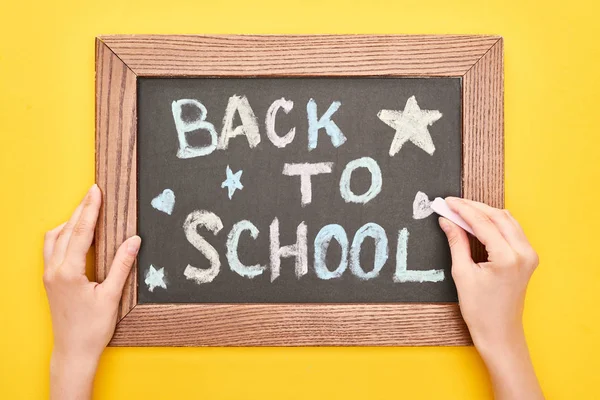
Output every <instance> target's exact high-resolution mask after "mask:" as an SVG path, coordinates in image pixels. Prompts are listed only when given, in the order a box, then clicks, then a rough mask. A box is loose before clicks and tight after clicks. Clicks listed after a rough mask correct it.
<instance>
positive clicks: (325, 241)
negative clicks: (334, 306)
mask: <svg viewBox="0 0 600 400" xmlns="http://www.w3.org/2000/svg"><path fill="white" fill-rule="evenodd" d="M331 239H335V240H336V241H337V242H338V243H339V244H340V247H341V249H342V257H341V259H340V264H339V265H338V267H337V268H336V269H335V270H334V271H330V270H329V269H327V264H326V260H325V259H326V257H327V249H328V248H329V243H330V242H331ZM346 268H348V236H347V235H346V231H345V230H344V228H343V227H342V226H340V225H337V224H330V225H326V226H324V227H323V228H321V230H320V231H319V233H318V234H317V237H315V272H316V274H317V276H318V277H319V278H320V279H325V280H327V279H333V278H339V277H340V276H342V274H343V273H344V271H345V270H346Z"/></svg>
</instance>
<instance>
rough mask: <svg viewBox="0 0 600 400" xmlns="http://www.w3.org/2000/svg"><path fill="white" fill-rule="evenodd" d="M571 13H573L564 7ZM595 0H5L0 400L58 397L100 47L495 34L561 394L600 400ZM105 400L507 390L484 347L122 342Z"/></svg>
mask: <svg viewBox="0 0 600 400" xmlns="http://www.w3.org/2000/svg"><path fill="white" fill-rule="evenodd" d="M565 4H566V5H565ZM597 4H598V3H597V2H596V1H593V0H589V1H577V0H572V1H568V2H562V1H561V2H559V1H534V0H505V1H486V0H472V1H449V0H430V1H425V0H423V1H406V2H405V1H389V2H383V1H379V0H369V1H364V2H352V1H344V0H339V1H327V0H320V1H295V2H288V3H286V2H284V1H269V2H267V1H242V0H231V1H229V2H227V1H201V0H187V1H180V0H171V1H157V0H145V1H138V0H136V1H127V0H98V1H95V2H90V1H82V0H56V1H37V2H36V1H33V2H30V1H25V0H4V1H2V2H0V174H1V175H0V176H1V178H2V179H1V188H0V191H1V192H0V202H1V203H0V206H1V207H0V210H1V213H2V214H1V216H2V217H1V229H0V238H1V240H0V246H1V251H0V255H1V267H0V268H1V275H0V310H1V312H0V398H3V399H41V398H44V397H47V394H48V380H47V376H48V360H49V356H50V351H51V345H52V334H51V324H50V317H49V312H48V306H47V303H46V299H45V294H44V289H43V285H42V281H41V275H42V254H41V253H42V251H41V250H42V237H43V233H44V231H45V230H47V229H49V228H51V227H54V226H55V225H58V224H59V223H60V222H62V221H63V220H65V219H67V217H68V216H69V214H70V212H71V211H72V210H73V208H74V207H75V205H76V204H77V203H78V202H79V199H80V198H81V197H82V196H83V194H84V193H85V191H86V190H87V188H88V187H89V186H90V185H91V184H92V182H93V179H94V37H95V36H96V35H100V34H116V33H164V34H167V33H481V34H484V33H485V34H500V35H502V36H504V39H505V42H504V45H505V78H506V82H505V93H506V96H505V120H506V203H507V207H508V208H509V209H510V210H511V211H512V212H513V214H514V215H516V216H517V218H518V219H519V220H520V221H521V223H522V225H523V226H524V228H525V230H526V232H527V233H528V235H529V236H530V238H531V241H532V243H533V244H534V246H535V248H536V249H537V250H538V252H539V254H540V256H541V266H540V268H539V269H538V271H537V272H536V274H535V275H534V278H533V280H532V282H531V285H530V288H529V294H528V298H527V304H526V312H525V325H526V332H527V337H528V340H529V344H530V348H531V352H532V357H533V360H534V363H535V366H536V369H537V372H538V374H539V378H540V380H541V384H542V386H543V388H544V390H545V392H546V394H547V396H548V397H549V398H553V399H559V398H561V399H592V398H596V399H597V398H600V388H599V387H598V385H599V383H598V378H599V377H600V361H599V358H600V345H599V343H598V342H599V341H600V320H599V317H600V312H599V311H598V309H599V307H600V261H599V260H598V251H599V248H600V233H599V228H598V223H599V222H600V212H599V211H598V210H599V207H600V205H599V204H598V202H599V200H600V199H599V197H600V189H599V184H600V160H599V159H600V158H599V154H598V148H599V147H600V135H599V133H598V119H597V115H598V106H599V105H600V100H599V97H598V96H599V95H600V77H599V76H600V70H599V67H598V63H599V62H600V45H599V43H598V40H599V39H600V29H599V25H600V24H599V22H598V15H600V8H599V6H598V5H597ZM95 395H96V398H102V399H131V398H149V399H151V398H152V399H154V398H156V399H178V398H208V399H253V398H256V399H259V398H260V399H377V398H381V399H388V398H392V397H398V398H410V399H419V398H439V399H468V398H487V397H490V396H491V391H490V383H489V380H488V378H487V374H486V372H485V369H484V366H483V364H482V363H481V361H480V359H479V357H478V355H477V353H476V351H475V349H474V348H395V349H389V348H339V349H331V348H323V349H318V348H299V349H285V348H273V349H251V348H246V349H244V348H241V349H218V348H212V349H195V348H190V349H170V348H157V349H134V348H126V349H109V350H107V351H106V352H105V355H104V357H103V359H102V362H101V365H100V368H99V372H98V376H97V379H96V386H95Z"/></svg>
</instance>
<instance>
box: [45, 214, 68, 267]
mask: <svg viewBox="0 0 600 400" xmlns="http://www.w3.org/2000/svg"><path fill="white" fill-rule="evenodd" d="M66 224H67V223H66V222H63V223H62V224H60V225H59V226H57V227H56V228H54V229H52V230H49V231H48V232H46V234H45V235H44V269H46V267H47V266H48V264H49V263H50V258H51V257H52V253H53V252H54V247H55V245H56V240H57V239H58V236H59V235H60V232H61V231H62V230H63V228H64V226H65V225H66Z"/></svg>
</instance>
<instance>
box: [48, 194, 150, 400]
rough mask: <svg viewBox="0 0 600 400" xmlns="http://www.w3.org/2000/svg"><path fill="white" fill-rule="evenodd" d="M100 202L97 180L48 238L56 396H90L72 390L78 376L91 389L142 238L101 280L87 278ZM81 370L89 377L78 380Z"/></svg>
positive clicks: (126, 246)
mask: <svg viewBox="0 0 600 400" xmlns="http://www.w3.org/2000/svg"><path fill="white" fill-rule="evenodd" d="M101 202H102V199H101V193H100V189H98V186H96V185H94V186H92V188H91V189H90V190H89V191H88V193H87V195H86V196H85V198H84V199H83V201H82V202H81V204H79V206H78V207H77V208H76V209H75V211H74V212H73V215H72V216H71V218H70V219H69V221H68V222H66V223H65V224H62V225H60V226H58V227H57V228H55V229H53V230H51V231H49V232H47V233H46V236H45V239H44V286H45V287H46V294H47V296H48V302H49V304H50V313H51V315H52V330H53V333H54V348H53V351H52V361H51V394H52V395H53V396H52V397H56V398H61V399H63V398H70V397H73V398H85V397H88V396H87V395H81V393H82V392H81V391H79V395H70V394H69V393H71V394H72V393H73V392H77V390H74V391H73V390H71V389H72V387H73V385H76V384H77V382H75V383H73V382H74V381H84V383H85V384H86V385H84V386H86V387H85V388H80V389H81V390H83V392H86V391H87V390H88V389H89V391H91V382H92V381H93V376H94V373H95V369H96V366H97V363H98V360H99V358H100V355H101V354H102V351H103V350H104V348H105V347H106V345H107V344H108V342H109V341H110V339H111V337H112V335H113V333H114V330H115V325H116V322H117V308H118V305H119V300H120V298H121V293H122V291H123V285H124V284H125V280H126V279H127V276H128V275H129V272H130V270H131V266H132V265H133V262H134V260H135V257H136V255H137V252H138V250H139V247H140V242H141V239H140V238H139V237H138V236H133V237H130V238H129V239H127V240H126V241H125V242H124V243H123V244H122V245H121V246H120V247H119V249H118V250H117V253H116V255H115V258H114V261H113V263H112V266H111V268H110V272H109V274H108V276H107V277H106V280H105V281H104V282H103V283H102V284H98V283H96V282H90V281H89V280H88V279H87V277H86V275H85V261H86V255H87V252H88V250H89V248H90V246H91V244H92V241H93V239H94V229H95V227H96V220H97V218H98V213H99V210H100V204H101ZM81 374H83V375H85V376H81V378H80V379H78V378H77V376H80V375H81ZM67 375H68V376H67ZM73 375H75V376H73ZM65 376H67V377H66V378H65ZM90 377H91V380H90Z"/></svg>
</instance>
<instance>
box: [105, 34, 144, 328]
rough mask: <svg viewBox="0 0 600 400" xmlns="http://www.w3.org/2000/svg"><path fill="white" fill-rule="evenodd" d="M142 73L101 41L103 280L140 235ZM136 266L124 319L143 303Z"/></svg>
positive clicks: (125, 298)
mask: <svg viewBox="0 0 600 400" xmlns="http://www.w3.org/2000/svg"><path fill="white" fill-rule="evenodd" d="M136 91H137V90H136V77H135V74H134V73H133V72H132V71H131V70H130V69H129V68H128V67H127V65H125V64H124V63H123V62H122V61H121V60H120V59H119V57H117V56H116V55H115V54H114V53H113V52H112V51H111V50H110V49H109V48H108V47H107V46H106V45H105V44H104V43H102V42H101V41H99V40H97V41H96V183H97V184H98V186H99V187H100V190H101V191H102V194H103V202H102V208H101V209H100V216H99V218H98V226H97V229H96V241H95V247H96V279H97V280H98V282H102V281H103V280H104V279H105V278H106V276H107V274H108V271H109V269H110V265H111V263H112V260H113V258H114V256H115V252H116V250H117V248H118V246H119V245H120V244H121V243H122V242H123V241H124V240H125V239H127V238H128V237H130V236H132V235H135V234H136V230H137V226H136V222H137V215H136V210H137V182H136V168H137V160H136V152H137V145H136V137H137V119H136V115H137V114H136V113H137V108H136ZM136 276H137V273H136V266H134V268H133V270H132V272H131V273H130V274H129V277H128V279H127V282H126V284H125V290H124V292H123V297H122V299H121V305H120V309H119V318H122V317H123V316H124V315H126V314H127V313H128V312H129V311H130V310H131V309H132V308H133V307H134V306H135V304H136V302H137V285H136V282H135V277H136Z"/></svg>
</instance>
